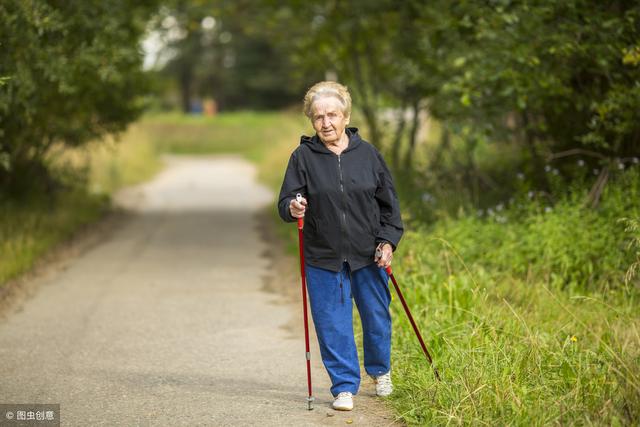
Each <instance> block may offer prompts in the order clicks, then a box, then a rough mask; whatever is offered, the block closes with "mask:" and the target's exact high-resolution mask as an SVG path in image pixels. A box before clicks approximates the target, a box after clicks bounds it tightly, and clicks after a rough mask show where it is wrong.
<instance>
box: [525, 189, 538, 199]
mask: <svg viewBox="0 0 640 427" xmlns="http://www.w3.org/2000/svg"><path fill="white" fill-rule="evenodd" d="M535 195H536V193H535V192H534V191H529V192H528V193H527V196H528V197H529V198H530V199H533V196H535Z"/></svg>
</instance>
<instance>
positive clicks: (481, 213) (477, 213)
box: [476, 209, 484, 217]
mask: <svg viewBox="0 0 640 427" xmlns="http://www.w3.org/2000/svg"><path fill="white" fill-rule="evenodd" d="M476 215H478V217H481V216H482V215H484V211H483V210H482V209H478V212H476Z"/></svg>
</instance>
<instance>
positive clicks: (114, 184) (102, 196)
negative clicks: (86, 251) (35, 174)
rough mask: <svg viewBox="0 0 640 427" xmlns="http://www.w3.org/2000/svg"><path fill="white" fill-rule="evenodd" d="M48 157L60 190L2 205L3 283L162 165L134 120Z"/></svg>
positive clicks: (0, 249) (0, 266) (0, 246)
mask: <svg viewBox="0 0 640 427" xmlns="http://www.w3.org/2000/svg"><path fill="white" fill-rule="evenodd" d="M48 161H49V162H50V163H51V164H52V167H53V168H54V170H55V171H57V174H58V175H60V180H61V182H62V185H63V188H62V189H61V190H60V191H57V192H56V193H54V194H30V195H29V196H27V197H25V198H24V199H22V200H20V201H5V202H3V203H2V205H1V206H0V260H2V262H0V288H1V287H2V285H3V284H4V283H7V281H9V280H11V279H13V278H15V277H18V276H19V275H20V274H22V273H24V272H26V271H28V270H29V269H31V268H32V266H33V265H34V263H35V262H36V261H37V260H38V259H39V258H40V257H41V256H42V255H44V254H45V253H47V252H48V251H49V250H50V249H51V248H53V247H54V246H55V245H57V244H58V243H60V242H62V241H64V240H67V239H68V238H69V237H70V236H71V235H73V233H74V232H75V231H77V230H78V229H79V228H81V227H82V226H84V225H87V224H90V223H92V222H95V221H96V220H98V219H99V218H100V217H102V216H103V215H104V213H105V212H107V211H108V209H109V196H110V195H111V194H112V192H113V191H115V190H117V189H118V188H120V187H122V186H125V185H129V184H133V183H136V182H140V181H143V180H145V179H148V178H149V177H150V176H152V175H153V174H154V173H155V172H156V171H157V170H158V169H159V168H160V166H161V164H160V161H159V159H158V152H157V150H156V149H155V147H154V146H153V144H152V142H151V140H150V138H149V136H148V133H147V131H146V130H145V125H144V124H142V125H135V126H132V127H131V128H130V129H129V130H128V131H127V132H125V133H124V134H123V135H122V136H121V138H120V139H119V140H118V141H116V140H114V139H112V138H110V139H107V140H105V141H100V142H94V143H92V144H89V145H88V146H87V147H85V148H83V149H77V150H54V151H53V152H52V153H51V155H50V158H49V159H48Z"/></svg>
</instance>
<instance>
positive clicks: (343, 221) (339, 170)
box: [338, 154, 347, 262]
mask: <svg viewBox="0 0 640 427" xmlns="http://www.w3.org/2000/svg"><path fill="white" fill-rule="evenodd" d="M338 173H339V175H340V193H341V194H342V219H341V221H342V230H343V239H342V242H341V245H342V251H343V252H342V259H343V260H344V262H347V255H346V253H345V252H346V251H345V247H344V240H345V239H344V235H346V234H347V213H346V207H347V203H346V199H345V194H344V184H343V179H342V163H341V161H340V154H338Z"/></svg>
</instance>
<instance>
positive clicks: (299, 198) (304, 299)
mask: <svg viewBox="0 0 640 427" xmlns="http://www.w3.org/2000/svg"><path fill="white" fill-rule="evenodd" d="M296 200H297V201H298V203H300V202H301V201H302V195H301V194H300V193H298V194H296ZM303 227H304V218H298V246H299V247H300V277H301V279H302V310H303V313H304V345H305V351H306V353H305V357H306V359H307V386H308V388H309V397H307V403H308V405H309V410H310V411H311V410H312V409H313V400H314V398H313V391H312V389H311V352H310V351H309V318H308V316H307V279H306V275H305V273H304V250H303V238H302V229H303Z"/></svg>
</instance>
